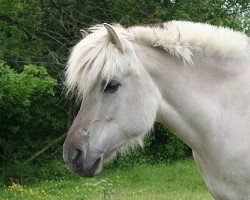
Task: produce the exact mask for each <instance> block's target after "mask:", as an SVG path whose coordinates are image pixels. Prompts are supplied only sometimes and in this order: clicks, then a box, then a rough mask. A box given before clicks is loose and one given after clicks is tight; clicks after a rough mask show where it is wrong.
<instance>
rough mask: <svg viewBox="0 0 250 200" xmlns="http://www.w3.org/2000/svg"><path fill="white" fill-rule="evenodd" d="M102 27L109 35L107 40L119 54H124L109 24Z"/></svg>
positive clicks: (119, 41) (120, 43)
mask: <svg viewBox="0 0 250 200" xmlns="http://www.w3.org/2000/svg"><path fill="white" fill-rule="evenodd" d="M103 25H104V27H105V28H106V30H107V32H108V35H109V39H110V41H111V42H112V43H113V44H114V45H115V47H116V48H117V49H118V50H119V51H120V52H122V53H123V52H124V48H123V46H122V42H121V40H120V39H119V37H118V35H117V33H116V32H115V30H114V29H113V28H112V26H111V25H110V24H107V23H104V24H103Z"/></svg>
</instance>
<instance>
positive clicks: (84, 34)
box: [80, 29, 89, 38]
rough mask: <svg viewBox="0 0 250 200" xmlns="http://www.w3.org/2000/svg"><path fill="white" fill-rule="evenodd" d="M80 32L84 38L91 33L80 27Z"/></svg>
mask: <svg viewBox="0 0 250 200" xmlns="http://www.w3.org/2000/svg"><path fill="white" fill-rule="evenodd" d="M80 33H81V35H82V38H85V37H86V36H87V35H88V34H89V33H88V32H87V31H85V30H84V29H80Z"/></svg>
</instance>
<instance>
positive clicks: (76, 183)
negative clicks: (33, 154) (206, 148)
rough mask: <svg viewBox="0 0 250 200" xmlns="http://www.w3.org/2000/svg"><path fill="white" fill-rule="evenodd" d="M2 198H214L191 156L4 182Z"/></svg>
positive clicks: (1, 188) (132, 199) (200, 199)
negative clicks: (96, 173)
mask: <svg viewBox="0 0 250 200" xmlns="http://www.w3.org/2000/svg"><path fill="white" fill-rule="evenodd" d="M0 199H1V200H3V199H11V200H12V199H25V200H26V199H27V200H29V199H46V200H47V199H48V200H49V199H51V200H52V199H53V200H54V199H55V200H57V199H58V200H59V199H65V200H67V199H70V200H71V199H73V200H84V199H88V200H89V199H90V200H92V199H93V200H98V199H100V200H107V199H114V200H115V199H119V200H140V199H141V200H154V199H155V200H161V199H164V200H165V199H167V200H181V199H185V200H188V199H190V200H212V199H213V198H212V197H211V195H210V194H209V193H208V191H207V188H206V186H205V184H204V181H203V180H202V178H201V176H200V175H199V173H198V171H197V169H196V168H195V165H194V162H193V161H192V160H190V159H188V160H184V161H179V162H176V163H174V164H171V165H164V164H157V165H139V166H135V167H133V168H132V167H131V168H130V169H113V170H111V169H108V170H104V172H103V174H102V175H100V176H98V177H96V178H92V179H86V178H81V177H79V176H72V175H70V176H69V177H62V178H61V179H56V180H46V181H43V182H38V183H36V184H33V185H20V184H15V183H12V184H11V185H10V186H4V185H1V187H0Z"/></svg>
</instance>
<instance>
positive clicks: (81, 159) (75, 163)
mask: <svg viewBox="0 0 250 200" xmlns="http://www.w3.org/2000/svg"><path fill="white" fill-rule="evenodd" d="M63 158H64V161H65V162H66V163H67V165H68V166H69V168H70V170H71V171H72V172H74V173H76V174H79V175H80V176H83V177H93V176H96V175H97V174H99V173H100V172H101V169H102V158H103V156H101V155H100V156H94V157H92V156H90V155H86V153H85V152H84V150H82V149H79V148H68V147H65V146H64V147H63Z"/></svg>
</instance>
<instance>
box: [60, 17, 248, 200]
mask: <svg viewBox="0 0 250 200" xmlns="http://www.w3.org/2000/svg"><path fill="white" fill-rule="evenodd" d="M82 35H83V36H84V38H83V39H81V41H80V42H79V43H77V44H76V46H75V47H74V48H73V49H72V51H71V54H70V57H69V60H68V64H67V67H66V69H65V85H66V88H67V89H68V90H67V91H68V93H69V94H75V95H76V96H77V98H78V99H79V100H81V106H80V109H79V112H78V114H77V115H76V118H75V119H74V121H73V124H72V126H71V127H70V129H69V131H68V135H67V138H66V140H65V142H64V145H63V157H64V160H65V162H66V163H67V165H68V166H69V168H70V170H72V171H73V172H75V173H77V174H79V175H81V176H84V177H93V176H96V175H98V174H99V173H100V172H101V170H102V168H103V165H104V164H105V163H107V162H108V161H109V160H112V159H113V158H115V155H116V154H117V152H120V151H123V150H124V149H126V148H128V147H129V146H131V145H135V144H137V143H139V144H141V143H142V141H143V138H144V137H145V135H147V134H148V133H149V132H150V130H151V129H152V127H153V124H154V123H155V122H159V123H161V124H163V125H164V126H166V127H167V128H168V129H170V130H171V131H172V132H173V133H174V134H175V135H176V136H177V137H179V138H180V139H181V140H182V141H183V142H184V143H185V144H187V145H188V146H189V147H190V148H191V149H192V151H193V157H194V160H195V163H196V165H197V168H198V169H199V171H200V173H201V175H202V176H203V178H204V180H205V182H206V185H207V187H208V190H209V191H210V193H211V194H212V196H213V197H214V198H215V199H216V200H236V199H238V200H247V199H248V200H249V199H250V40H249V37H248V36H246V35H245V34H244V33H240V32H237V31H234V30H232V29H230V28H225V27H217V26H213V25H209V24H202V23H194V22H188V21H169V22H165V23H162V24H157V25H154V26H145V25H141V26H132V27H128V28H124V27H122V26H121V25H119V24H113V25H110V24H107V23H104V24H102V25H96V26H94V27H91V28H90V29H88V31H83V30H82Z"/></svg>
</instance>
